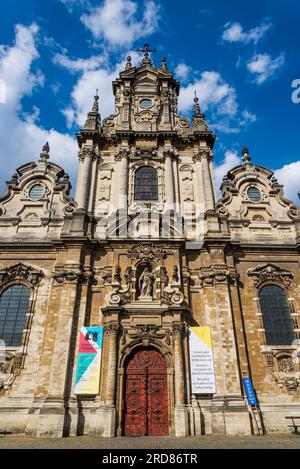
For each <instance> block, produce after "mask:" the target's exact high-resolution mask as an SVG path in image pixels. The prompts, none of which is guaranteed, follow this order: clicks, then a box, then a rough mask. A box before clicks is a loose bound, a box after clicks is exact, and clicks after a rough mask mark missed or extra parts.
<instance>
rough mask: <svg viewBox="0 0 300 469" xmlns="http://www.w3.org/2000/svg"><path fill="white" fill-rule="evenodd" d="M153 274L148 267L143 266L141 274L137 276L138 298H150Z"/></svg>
mask: <svg viewBox="0 0 300 469" xmlns="http://www.w3.org/2000/svg"><path fill="white" fill-rule="evenodd" d="M154 279H155V276H154V274H153V273H152V272H151V271H150V270H149V268H148V267H145V269H144V270H143V272H142V273H141V276H140V278H139V289H140V299H141V298H151V299H152V292H153V283H154Z"/></svg>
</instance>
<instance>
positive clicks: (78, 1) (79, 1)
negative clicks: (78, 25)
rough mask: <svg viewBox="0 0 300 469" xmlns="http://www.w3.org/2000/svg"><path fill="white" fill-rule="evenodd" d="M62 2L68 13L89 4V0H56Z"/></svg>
mask: <svg viewBox="0 0 300 469" xmlns="http://www.w3.org/2000/svg"><path fill="white" fill-rule="evenodd" d="M58 1H59V2H60V3H63V4H64V5H65V7H66V8H67V10H68V11H69V12H70V13H73V11H74V10H76V8H78V7H79V8H86V7H88V5H89V0H58Z"/></svg>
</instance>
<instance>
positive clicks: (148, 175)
mask: <svg viewBox="0 0 300 469" xmlns="http://www.w3.org/2000/svg"><path fill="white" fill-rule="evenodd" d="M134 200H158V178H157V172H156V170H155V169H154V168H151V166H142V167H141V168H139V169H137V171H136V172H135V186H134Z"/></svg>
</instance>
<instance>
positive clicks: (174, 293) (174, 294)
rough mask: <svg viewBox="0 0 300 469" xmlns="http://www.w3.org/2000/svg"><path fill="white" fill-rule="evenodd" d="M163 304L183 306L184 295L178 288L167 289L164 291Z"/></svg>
mask: <svg viewBox="0 0 300 469" xmlns="http://www.w3.org/2000/svg"><path fill="white" fill-rule="evenodd" d="M162 303H163V304H167V305H169V306H172V305H175V306H176V305H177V306H179V305H182V304H183V303H184V295H183V293H182V292H181V291H179V289H178V288H172V287H167V288H165V289H164V291H163V295H162Z"/></svg>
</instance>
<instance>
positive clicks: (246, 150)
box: [242, 145, 251, 163]
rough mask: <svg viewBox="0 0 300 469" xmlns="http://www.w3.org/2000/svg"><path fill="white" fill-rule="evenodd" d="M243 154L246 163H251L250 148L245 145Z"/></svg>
mask: <svg viewBox="0 0 300 469" xmlns="http://www.w3.org/2000/svg"><path fill="white" fill-rule="evenodd" d="M242 154H243V161H244V163H251V156H250V155H249V150H248V148H247V147H246V146H245V145H244V146H243V148H242Z"/></svg>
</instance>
